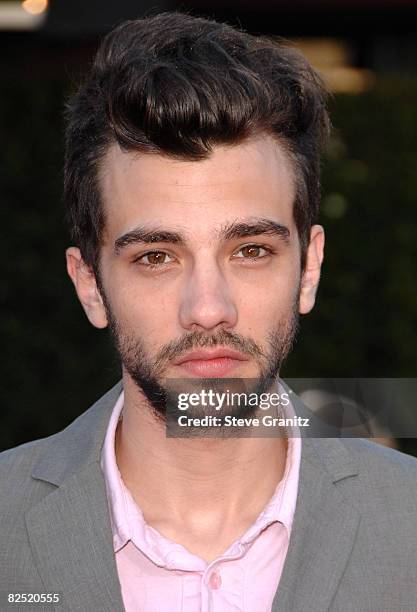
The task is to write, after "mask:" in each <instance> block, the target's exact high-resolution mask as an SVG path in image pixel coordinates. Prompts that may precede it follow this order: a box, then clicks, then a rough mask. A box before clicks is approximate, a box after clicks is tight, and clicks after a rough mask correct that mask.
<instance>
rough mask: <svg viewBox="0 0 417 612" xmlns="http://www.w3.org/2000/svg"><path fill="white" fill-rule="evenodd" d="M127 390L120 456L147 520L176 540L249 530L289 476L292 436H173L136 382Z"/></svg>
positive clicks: (119, 434) (125, 477)
mask: <svg viewBox="0 0 417 612" xmlns="http://www.w3.org/2000/svg"><path fill="white" fill-rule="evenodd" d="M124 389H125V401H124V408H123V420H122V422H121V423H120V424H119V427H118V430H117V434H116V459H117V464H118V467H119V470H120V473H121V476H122V478H123V481H124V483H125V485H126V486H127V488H128V489H129V490H130V492H131V494H132V496H133V498H134V499H135V501H136V502H137V504H138V505H139V507H140V508H141V510H142V512H143V515H144V518H145V520H146V521H147V523H148V524H150V525H151V526H153V527H158V528H159V530H160V531H161V532H162V533H164V532H165V535H169V536H171V537H172V535H173V534H174V532H178V531H181V530H183V531H187V532H188V533H191V532H192V531H193V530H195V529H197V530H198V529H199V530H202V531H204V530H206V531H207V533H208V532H209V531H210V532H211V533H212V534H217V535H218V534H219V532H220V531H222V532H223V531H229V532H230V529H231V528H233V530H236V531H237V532H240V531H241V532H242V533H243V532H244V531H245V528H248V527H249V526H250V525H251V524H252V523H253V522H254V521H255V520H256V518H257V516H258V515H259V513H260V512H261V511H262V510H263V508H264V507H265V505H266V503H267V502H268V501H269V499H270V498H271V497H272V495H273V493H274V491H275V488H276V486H277V484H278V483H279V481H280V480H281V479H282V476H283V474H284V468H285V461H286V453H287V443H286V439H284V438H256V437H252V438H239V437H238V438H185V439H184V438H167V437H166V432H165V425H164V423H163V422H162V421H160V420H158V419H157V418H156V417H155V416H154V414H153V413H152V411H151V409H150V407H149V405H148V404H147V402H146V400H145V399H144V397H143V396H142V395H141V394H140V393H139V392H138V390H137V387H136V386H135V385H134V383H133V382H132V381H131V380H130V379H128V380H125V385H124ZM168 521H169V524H168ZM232 526H233V527H232ZM219 530H220V531H219Z"/></svg>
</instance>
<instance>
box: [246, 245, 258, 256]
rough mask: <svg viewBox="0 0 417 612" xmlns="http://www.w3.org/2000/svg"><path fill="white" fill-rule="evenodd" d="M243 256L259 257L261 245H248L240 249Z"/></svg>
mask: <svg viewBox="0 0 417 612" xmlns="http://www.w3.org/2000/svg"><path fill="white" fill-rule="evenodd" d="M241 251H242V253H243V256H244V257H250V258H251V257H259V254H260V251H261V247H258V246H254V245H250V246H245V247H243V248H242V249H241Z"/></svg>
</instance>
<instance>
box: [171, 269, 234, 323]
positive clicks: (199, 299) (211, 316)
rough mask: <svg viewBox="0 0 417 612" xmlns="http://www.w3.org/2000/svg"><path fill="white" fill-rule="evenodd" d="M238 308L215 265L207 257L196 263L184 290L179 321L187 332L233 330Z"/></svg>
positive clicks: (220, 271)
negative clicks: (217, 329)
mask: <svg viewBox="0 0 417 612" xmlns="http://www.w3.org/2000/svg"><path fill="white" fill-rule="evenodd" d="M237 318H238V313H237V308H236V306H235V304H234V302H233V300H232V297H231V294H230V287H229V285H228V283H227V280H226V279H225V277H224V275H223V272H222V270H221V269H220V268H219V266H218V263H217V262H216V261H214V260H213V259H209V258H208V257H205V258H204V257H202V258H201V260H200V261H199V262H196V263H195V265H194V267H193V269H192V271H191V272H190V275H189V277H188V278H187V282H186V285H185V287H184V291H183V295H182V300H181V306H180V312H179V319H180V324H181V326H182V327H183V328H184V329H187V330H189V331H202V330H204V331H213V330H214V329H216V328H217V327H222V328H226V329H227V328H233V327H234V326H235V325H236V323H237Z"/></svg>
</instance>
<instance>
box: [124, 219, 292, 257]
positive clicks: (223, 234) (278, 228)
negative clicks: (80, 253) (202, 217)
mask: <svg viewBox="0 0 417 612" xmlns="http://www.w3.org/2000/svg"><path fill="white" fill-rule="evenodd" d="M262 234H267V235H269V236H278V237H279V238H281V239H282V240H283V241H284V242H285V243H287V244H288V243H289V239H290V230H289V229H288V227H286V226H285V225H282V224H281V223H277V222H276V221H272V219H255V220H249V221H234V222H231V223H227V224H226V225H223V226H221V227H220V229H218V230H217V231H215V237H216V238H217V239H218V240H221V241H227V240H233V239H236V238H245V237H247V236H260V235H262ZM154 242H165V243H170V244H177V245H179V246H185V244H186V242H187V240H186V237H185V235H184V234H181V233H180V232H176V231H170V230H165V229H163V228H161V227H153V228H152V227H149V226H148V225H147V226H138V227H136V228H134V229H133V230H131V231H130V232H127V233H125V234H123V235H122V236H120V237H119V238H117V240H116V241H115V243H114V252H115V255H119V254H120V252H121V251H122V250H123V249H124V248H126V247H128V246H130V245H132V244H153V243H154Z"/></svg>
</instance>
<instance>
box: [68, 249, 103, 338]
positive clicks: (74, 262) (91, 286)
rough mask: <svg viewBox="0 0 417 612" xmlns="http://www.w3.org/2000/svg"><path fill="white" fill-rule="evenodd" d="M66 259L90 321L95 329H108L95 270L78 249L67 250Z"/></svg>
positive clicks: (69, 273)
mask: <svg viewBox="0 0 417 612" xmlns="http://www.w3.org/2000/svg"><path fill="white" fill-rule="evenodd" d="M66 259H67V271H68V275H69V277H70V278H71V280H72V282H73V283H74V287H75V290H76V292H77V295H78V299H79V300H80V302H81V305H82V307H83V308H84V311H85V313H86V315H87V317H88V320H89V321H90V323H91V324H92V325H94V327H98V328H100V329H102V328H104V327H107V325H108V321H107V315H106V309H105V307H104V304H103V299H102V297H101V295H100V292H99V290H98V287H97V282H96V277H95V274H94V272H93V270H92V269H91V267H90V266H88V265H87V264H86V263H85V261H84V260H83V258H82V256H81V252H80V250H79V249H78V248H76V247H70V248H69V249H67V251H66Z"/></svg>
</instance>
